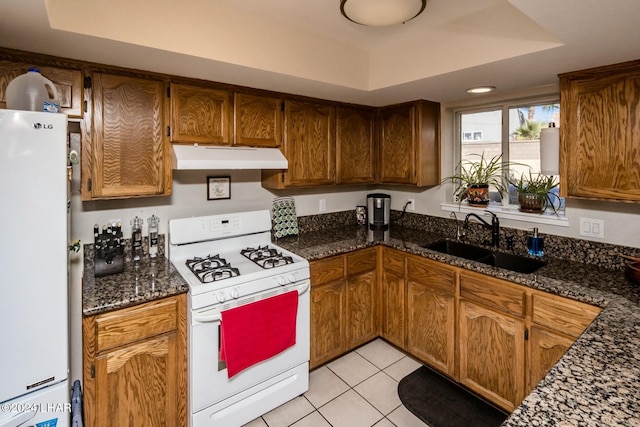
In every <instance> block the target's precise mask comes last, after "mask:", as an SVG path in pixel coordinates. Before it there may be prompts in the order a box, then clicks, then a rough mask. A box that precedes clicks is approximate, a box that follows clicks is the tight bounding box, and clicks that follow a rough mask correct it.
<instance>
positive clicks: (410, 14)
mask: <svg viewBox="0 0 640 427" xmlns="http://www.w3.org/2000/svg"><path fill="white" fill-rule="evenodd" d="M426 5H427V0H341V1H340V12H342V14H343V15H344V17H345V18H347V19H348V20H349V21H352V22H355V23H356V24H361V25H369V26H372V27H385V26H387V25H395V24H400V23H405V22H407V21H409V20H411V19H413V18H415V17H416V16H418V15H420V14H421V13H422V11H423V10H424V8H425V6H426Z"/></svg>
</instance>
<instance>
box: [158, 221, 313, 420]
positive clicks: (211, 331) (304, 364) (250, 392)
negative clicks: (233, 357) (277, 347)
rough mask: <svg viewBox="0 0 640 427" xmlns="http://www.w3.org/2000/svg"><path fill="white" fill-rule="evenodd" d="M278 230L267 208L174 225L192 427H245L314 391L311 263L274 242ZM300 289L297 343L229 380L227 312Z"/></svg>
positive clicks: (173, 253)
mask: <svg viewBox="0 0 640 427" xmlns="http://www.w3.org/2000/svg"><path fill="white" fill-rule="evenodd" d="M270 229H271V217H270V214H269V211H266V210H264V211H252V212H242V213H233V214H224V215H211V216H203V217H192V218H182V219H174V220H171V221H169V259H170V260H171V262H172V263H173V265H174V266H175V267H176V269H177V270H178V271H179V273H180V274H181V276H182V277H183V278H184V279H185V280H186V281H187V283H188V284H189V293H188V297H187V301H188V310H187V315H188V323H189V326H188V337H187V338H188V354H189V410H190V422H189V425H190V426H192V427H205V426H207V427H208V426H220V425H224V426H235V425H238V426H241V425H243V424H245V423H247V422H249V421H251V420H253V419H254V418H257V417H259V416H260V415H262V414H264V413H265V412H268V411H269V410H271V409H273V408H275V407H277V406H279V405H281V404H283V403H285V402H286V401H288V400H290V399H292V398H294V397H296V396H298V395H300V394H302V393H304V392H305V391H306V390H307V389H308V385H309V380H308V374H309V366H308V365H309V363H308V362H309V311H310V302H309V263H308V262H307V261H306V260H305V259H303V258H301V257H299V256H297V255H295V254H293V253H291V252H289V251H287V250H285V249H283V248H281V247H279V246H277V245H275V244H273V243H272V242H271V232H270ZM292 291H296V292H297V293H298V301H297V312H296V313H295V340H294V341H295V344H294V345H292V346H290V347H288V348H287V349H286V350H284V351H282V352H280V353H278V354H276V355H274V356H273V357H270V358H268V359H266V360H262V361H260V362H258V363H255V364H253V365H252V366H250V367H248V368H246V369H244V370H242V371H241V372H239V373H237V374H234V375H233V376H231V377H229V372H227V366H226V363H225V361H224V359H223V360H221V356H220V352H221V342H222V338H221V318H222V317H223V316H222V313H223V312H225V311H226V310H231V309H234V308H238V307H241V306H245V305H248V304H252V303H257V302H260V301H264V300H266V299H269V298H272V297H275V296H278V295H283V294H285V293H290V292H292ZM252 321H254V323H255V325H256V328H257V327H258V326H259V325H261V324H262V323H263V322H262V321H260V319H252ZM265 321H266V319H265ZM247 335H249V334H247Z"/></svg>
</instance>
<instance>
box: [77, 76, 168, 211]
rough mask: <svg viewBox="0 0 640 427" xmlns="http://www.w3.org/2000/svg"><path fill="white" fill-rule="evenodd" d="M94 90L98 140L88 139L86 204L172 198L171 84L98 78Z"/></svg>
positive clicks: (84, 173) (85, 147) (85, 151)
mask: <svg viewBox="0 0 640 427" xmlns="http://www.w3.org/2000/svg"><path fill="white" fill-rule="evenodd" d="M92 86H93V88H92V90H93V111H92V116H93V130H92V138H85V139H84V140H83V156H82V160H83V168H82V177H83V178H82V179H83V186H82V190H83V194H82V196H83V199H84V200H88V199H93V198H95V199H100V198H123V197H140V196H153V195H167V194H170V193H171V164H170V162H171V154H170V147H169V145H168V140H167V138H166V136H165V127H166V126H165V125H166V123H167V117H166V111H167V109H166V107H165V99H166V95H165V93H166V84H165V83H164V82H162V81H160V80H155V79H151V78H141V77H130V76H122V75H112V74H103V73H94V74H93V82H92ZM87 139H88V141H87Z"/></svg>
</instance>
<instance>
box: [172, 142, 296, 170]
mask: <svg viewBox="0 0 640 427" xmlns="http://www.w3.org/2000/svg"><path fill="white" fill-rule="evenodd" d="M288 167H289V163H288V162H287V159H286V158H285V157H284V155H283V154H282V153H281V152H280V150H279V149H277V148H255V147H212V146H205V145H197V144H194V145H173V169H177V170H208V169H211V170H213V169H287V168H288Z"/></svg>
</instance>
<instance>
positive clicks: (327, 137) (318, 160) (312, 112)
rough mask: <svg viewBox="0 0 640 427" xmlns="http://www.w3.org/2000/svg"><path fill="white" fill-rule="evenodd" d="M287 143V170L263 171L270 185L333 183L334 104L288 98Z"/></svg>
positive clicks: (263, 180)
mask: <svg viewBox="0 0 640 427" xmlns="http://www.w3.org/2000/svg"><path fill="white" fill-rule="evenodd" d="M284 105H285V108H284V145H283V147H282V150H283V152H284V155H285V157H286V158H287V160H288V161H289V169H288V170H286V171H273V170H263V171H262V185H263V186H264V187H267V188H286V187H305V186H315V185H330V184H333V183H335V180H336V177H335V175H336V161H335V152H336V147H335V141H336V139H335V107H333V106H330V105H325V104H319V103H313V102H302V101H293V100H285V102H284Z"/></svg>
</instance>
